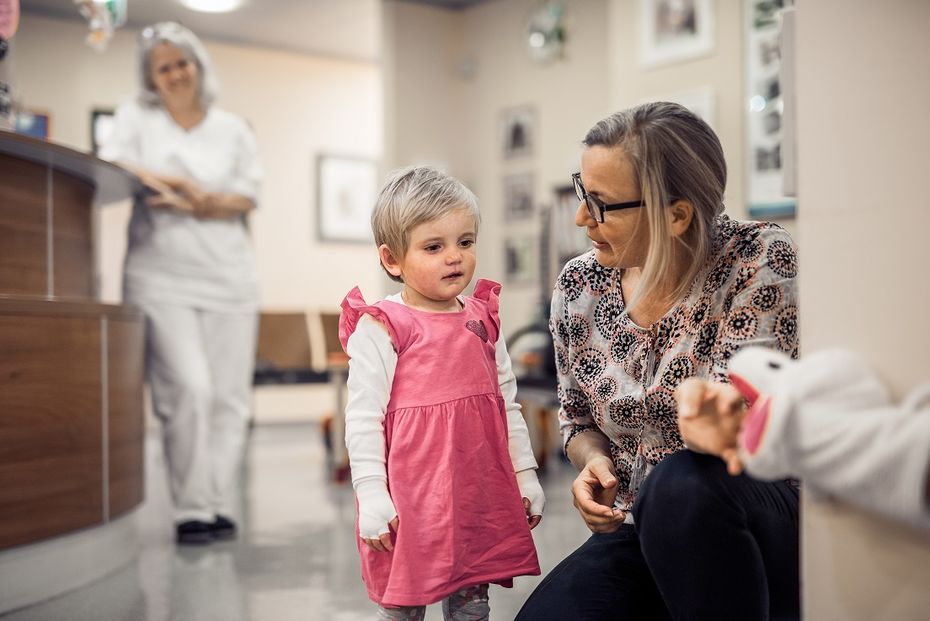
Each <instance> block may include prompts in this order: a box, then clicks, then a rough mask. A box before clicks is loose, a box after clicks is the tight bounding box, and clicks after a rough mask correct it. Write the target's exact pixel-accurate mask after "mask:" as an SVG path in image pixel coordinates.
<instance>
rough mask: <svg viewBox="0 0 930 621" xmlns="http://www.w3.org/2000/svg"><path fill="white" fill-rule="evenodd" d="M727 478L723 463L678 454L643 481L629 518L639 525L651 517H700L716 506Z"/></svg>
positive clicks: (712, 459) (663, 461)
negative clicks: (631, 517)
mask: <svg viewBox="0 0 930 621" xmlns="http://www.w3.org/2000/svg"><path fill="white" fill-rule="evenodd" d="M728 476H729V475H728V474H727V472H726V467H725V466H724V464H723V462H722V461H720V460H719V459H717V458H716V457H713V456H710V455H702V454H700V453H695V452H693V451H689V450H683V451H678V452H677V453H674V454H672V455H669V456H668V457H666V458H665V459H664V460H662V461H661V462H660V463H659V464H658V465H657V466H656V467H655V468H654V469H653V470H652V472H650V473H649V476H648V477H646V480H645V482H644V483H643V486H642V488H640V490H639V494H638V497H637V499H636V504H635V505H634V506H633V517H634V519H635V521H636V523H637V524H642V523H644V522H647V521H649V520H650V514H653V513H656V514H662V515H669V514H671V515H677V516H679V517H681V518H684V517H686V516H687V515H695V514H700V513H701V512H702V511H704V510H709V509H711V508H712V506H713V505H715V504H716V503H718V502H719V500H720V498H721V495H720V494H719V493H718V491H719V488H720V486H722V485H723V484H724V483H725V480H724V479H725V477H728Z"/></svg>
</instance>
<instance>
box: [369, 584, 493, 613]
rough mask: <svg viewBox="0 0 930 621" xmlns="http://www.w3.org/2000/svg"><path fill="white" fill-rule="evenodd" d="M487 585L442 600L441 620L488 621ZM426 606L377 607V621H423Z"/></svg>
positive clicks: (489, 609)
mask: <svg viewBox="0 0 930 621" xmlns="http://www.w3.org/2000/svg"><path fill="white" fill-rule="evenodd" d="M489 614H491V608H490V606H489V605H488V585H486V584H479V585H477V586H471V587H465V588H464V589H462V590H460V591H457V592H455V593H453V594H452V595H450V596H449V597H447V598H446V599H444V600H442V618H443V619H445V620H446V621H488V615H489ZM425 617H426V606H403V607H401V608H384V607H383V606H379V607H378V621H423V619H424V618H425Z"/></svg>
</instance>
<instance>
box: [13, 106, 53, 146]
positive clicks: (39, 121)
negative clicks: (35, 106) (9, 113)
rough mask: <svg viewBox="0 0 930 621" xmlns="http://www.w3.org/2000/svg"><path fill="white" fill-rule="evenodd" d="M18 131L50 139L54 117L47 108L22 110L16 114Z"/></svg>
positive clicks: (18, 132)
mask: <svg viewBox="0 0 930 621" xmlns="http://www.w3.org/2000/svg"><path fill="white" fill-rule="evenodd" d="M16 133H17V134H22V135H24V136H32V137H33V138H38V139H40V140H48V139H49V136H50V135H51V133H52V119H51V115H50V114H49V113H48V111H47V110H21V111H20V112H19V114H17V115H16Z"/></svg>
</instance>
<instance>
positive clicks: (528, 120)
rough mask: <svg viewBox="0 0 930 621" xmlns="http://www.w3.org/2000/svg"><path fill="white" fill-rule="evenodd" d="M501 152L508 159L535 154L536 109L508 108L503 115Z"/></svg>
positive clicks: (527, 107)
mask: <svg viewBox="0 0 930 621" xmlns="http://www.w3.org/2000/svg"><path fill="white" fill-rule="evenodd" d="M500 124H501V150H502V153H503V155H504V157H506V158H512V157H524V156H528V155H532V154H533V147H534V142H535V141H536V109H535V108H533V107H532V106H520V107H517V108H508V109H506V110H504V111H503V112H502V113H501V123H500Z"/></svg>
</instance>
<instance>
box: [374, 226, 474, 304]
mask: <svg viewBox="0 0 930 621" xmlns="http://www.w3.org/2000/svg"><path fill="white" fill-rule="evenodd" d="M475 228H476V227H475V219H474V218H473V217H472V216H471V215H469V214H468V212H467V211H465V210H464V209H456V210H455V211H452V212H450V213H448V214H447V215H445V216H442V217H441V218H438V219H436V220H432V221H431V222H424V223H423V224H419V225H417V226H416V227H414V228H413V230H412V231H410V243H409V247H408V248H407V254H405V255H404V257H403V258H402V259H400V260H399V261H393V260H389V261H390V262H389V261H385V267H387V268H388V271H390V272H391V273H392V274H394V275H395V276H400V277H401V278H403V280H404V293H405V298H406V302H407V304H410V305H411V306H416V307H420V308H423V309H426V310H433V311H450V310H458V308H459V306H458V302H457V301H456V299H455V298H456V296H458V295H459V294H461V293H462V291H463V290H464V289H465V287H467V286H468V283H470V282H471V278H472V276H473V275H474V273H475V263H476V258H475V240H476V238H477V231H476V230H475ZM382 260H383V261H384V260H385V257H384V254H383V253H382Z"/></svg>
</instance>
